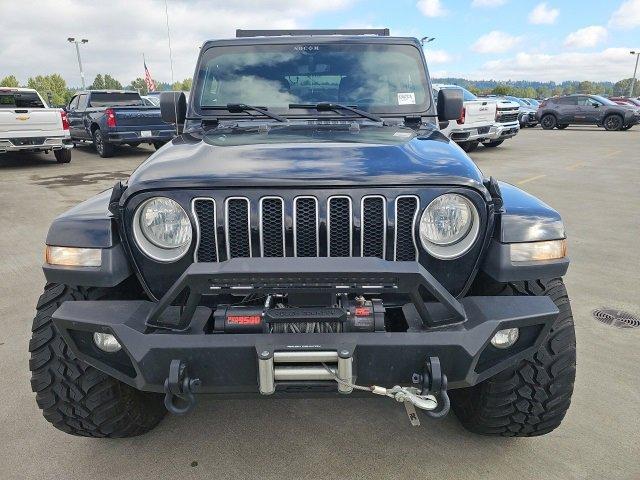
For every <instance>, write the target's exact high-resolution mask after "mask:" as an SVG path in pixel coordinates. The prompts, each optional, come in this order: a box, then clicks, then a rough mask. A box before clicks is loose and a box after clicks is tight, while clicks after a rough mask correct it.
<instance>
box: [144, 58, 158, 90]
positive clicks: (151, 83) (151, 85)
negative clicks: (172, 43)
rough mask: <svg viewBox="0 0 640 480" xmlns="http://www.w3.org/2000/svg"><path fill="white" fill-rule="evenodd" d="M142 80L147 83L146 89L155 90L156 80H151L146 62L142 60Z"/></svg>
mask: <svg viewBox="0 0 640 480" xmlns="http://www.w3.org/2000/svg"><path fill="white" fill-rule="evenodd" d="M144 81H145V83H146V84H147V90H149V91H150V92H155V91H156V82H154V81H153V78H151V73H150V72H149V69H148V68H147V62H146V61H145V62H144Z"/></svg>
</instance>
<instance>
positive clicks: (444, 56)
mask: <svg viewBox="0 0 640 480" xmlns="http://www.w3.org/2000/svg"><path fill="white" fill-rule="evenodd" d="M424 55H425V57H426V58H427V63H428V64H429V65H438V64H442V63H448V62H450V61H451V60H453V57H452V56H451V55H450V54H449V53H448V52H446V51H444V50H432V49H426V48H425V50H424Z"/></svg>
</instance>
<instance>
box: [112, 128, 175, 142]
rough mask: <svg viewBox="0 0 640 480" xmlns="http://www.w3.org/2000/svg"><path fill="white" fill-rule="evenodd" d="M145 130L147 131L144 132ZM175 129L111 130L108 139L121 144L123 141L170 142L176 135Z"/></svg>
mask: <svg viewBox="0 0 640 480" xmlns="http://www.w3.org/2000/svg"><path fill="white" fill-rule="evenodd" d="M143 132H147V133H145V134H143ZM175 134H176V132H175V130H166V129H164V130H157V129H149V130H140V131H130V132H127V131H122V132H109V133H108V134H107V139H108V141H109V143H115V144H121V143H134V142H143V143H144V142H149V143H153V142H168V141H169V140H171V139H172V138H173V137H174V136H175Z"/></svg>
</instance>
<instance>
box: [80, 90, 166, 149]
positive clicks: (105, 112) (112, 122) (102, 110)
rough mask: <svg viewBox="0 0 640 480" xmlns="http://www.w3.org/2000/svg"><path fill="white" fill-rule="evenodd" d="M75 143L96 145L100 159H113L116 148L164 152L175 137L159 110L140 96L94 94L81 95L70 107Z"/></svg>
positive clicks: (111, 91)
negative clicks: (149, 146) (143, 146)
mask: <svg viewBox="0 0 640 480" xmlns="http://www.w3.org/2000/svg"><path fill="white" fill-rule="evenodd" d="M67 117H68V118H69V126H70V131H71V139H72V140H73V141H74V142H78V141H82V142H84V141H92V142H93V144H94V145H95V147H96V151H97V152H98V155H100V156H101V157H112V156H113V154H114V153H115V146H116V145H123V144H125V145H130V146H132V147H137V146H138V145H140V144H141V143H149V144H153V145H154V146H155V147H156V149H158V148H160V147H161V146H162V145H164V144H165V143H166V142H168V141H169V140H171V139H172V138H173V137H174V135H175V127H174V126H172V125H170V124H168V123H165V122H163V121H162V119H161V117H160V108H159V107H147V106H145V104H144V102H143V101H142V98H140V95H139V94H138V93H137V92H127V91H121V90H92V91H87V92H78V93H76V95H74V96H73V98H72V99H71V100H70V101H69V105H67Z"/></svg>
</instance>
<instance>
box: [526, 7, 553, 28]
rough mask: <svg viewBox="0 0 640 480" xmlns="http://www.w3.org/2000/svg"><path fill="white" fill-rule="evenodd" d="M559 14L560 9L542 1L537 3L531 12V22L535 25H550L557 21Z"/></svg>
mask: <svg viewBox="0 0 640 480" xmlns="http://www.w3.org/2000/svg"><path fill="white" fill-rule="evenodd" d="M558 15H560V10H558V9H557V8H551V7H549V5H547V2H542V3H539V4H538V5H536V7H535V8H534V9H533V10H531V12H530V13H529V23H533V24H534V25H541V24H547V25H550V24H552V23H555V22H556V19H557V18H558Z"/></svg>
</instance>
